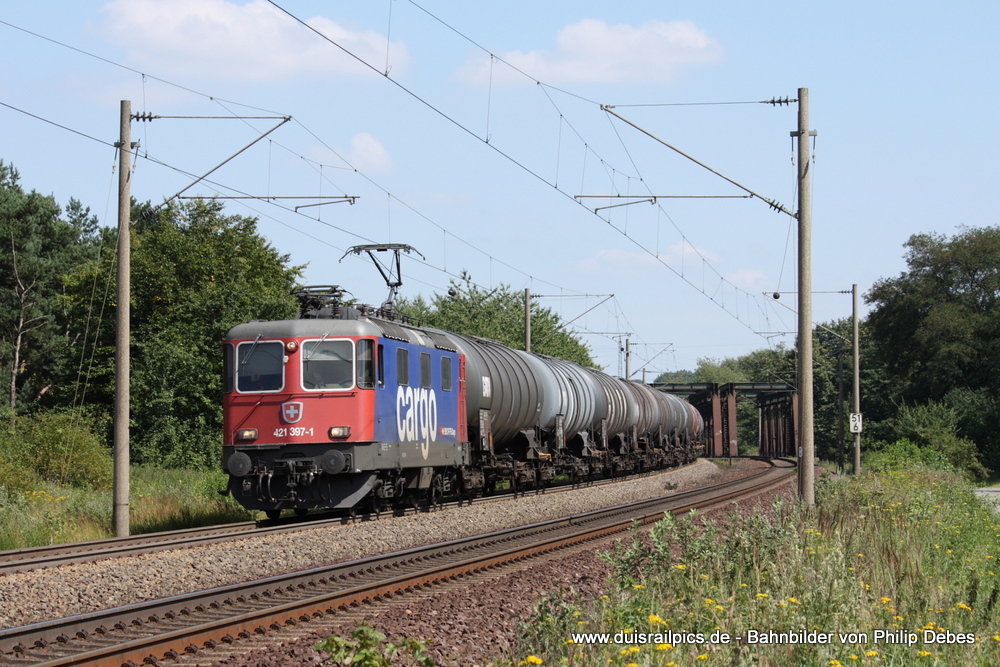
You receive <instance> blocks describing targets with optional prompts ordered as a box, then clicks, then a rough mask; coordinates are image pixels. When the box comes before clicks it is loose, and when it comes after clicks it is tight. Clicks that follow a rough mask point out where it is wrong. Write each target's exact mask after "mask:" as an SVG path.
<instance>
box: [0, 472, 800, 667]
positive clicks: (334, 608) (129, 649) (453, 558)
mask: <svg viewBox="0 0 1000 667" xmlns="http://www.w3.org/2000/svg"><path fill="white" fill-rule="evenodd" d="M793 472H794V467H793V466H792V465H791V463H790V462H781V461H779V462H777V463H776V465H775V467H773V468H769V469H765V470H763V471H762V472H759V473H757V474H754V475H750V476H748V477H744V478H742V479H740V480H736V481H733V482H728V483H725V484H716V485H712V486H707V487H701V488H698V489H692V490H690V491H685V492H682V493H676V494H673V495H671V496H668V497H662V498H656V499H652V500H645V501H641V502H636V503H630V504H628V505H623V506H619V507H615V508H610V509H606V510H600V511H596V512H589V513H586V514H579V515H574V516H570V517H565V518H562V519H557V520H552V521H545V522H541V523H537V524H534V525H531V526H525V527H521V528H516V529H508V530H503V531H498V532H495V533H489V534H486V535H479V536H476V537H471V538H465V539H461V540H454V541H451V542H446V543H443V544H437V545H432V546H429V547H422V548H418V549H408V550H405V551H400V552H396V553H391V554H385V555H382V556H377V557H372V558H365V559H360V560H356V561H351V562H347V563H340V564H337V565H334V566H329V567H322V568H315V569H311V570H307V571H302V572H296V573H291V574H287V575H281V576H276V577H270V578H267V579H262V580H258V581H252V582H247V583H244V584H238V585H232V586H225V587H222V588H217V589H213V590H208V591H202V592H197V593H191V594H187V595H181V596H177V597H173V598H166V599H161V600H152V601H149V602H143V603H140V604H134V605H130V606H127V607H120V608H117V609H110V610H106V611H101V612H94V613H89V614H84V615H80V616H74V617H71V618H67V619H62V620H55V621H49V622H45V623H38V624H34V625H31V626H24V627H20V628H11V629H9V630H3V631H0V652H2V655H0V665H8V664H9V665H43V666H45V667H56V666H61V665H80V664H87V665H108V666H113V667H119V666H120V665H141V664H159V663H162V662H163V661H171V660H177V659H180V658H182V657H183V656H187V655H190V654H197V653H199V652H200V651H203V650H205V649H209V650H211V649H215V648H216V647H217V646H219V645H226V644H232V643H236V642H238V641H239V640H240V638H241V637H242V638H249V637H252V636H254V635H261V634H267V633H269V632H276V631H280V630H281V629H282V628H285V627H288V626H295V625H300V624H308V623H310V622H312V621H314V620H319V619H322V618H325V617H328V616H330V615H335V614H337V613H338V612H340V611H343V610H346V609H349V608H351V607H355V606H358V605H362V604H366V603H372V602H378V601H380V600H383V599H390V598H394V597H396V596H400V595H406V594H407V593H408V592H412V591H417V590H421V589H423V588H424V587H427V586H432V585H434V584H435V582H441V581H446V580H451V579H455V578H458V577H463V576H466V575H469V574H473V573H477V572H482V571H484V570H490V569H494V568H502V567H504V566H505V565H507V564H512V563H518V562H521V561H524V560H525V559H530V558H533V557H537V556H539V555H543V554H551V553H554V552H558V551H559V550H562V549H566V548H568V547H572V546H574V545H581V544H586V543H588V542H593V541H594V540H598V539H601V538H603V537H607V536H609V535H613V534H614V533H617V532H621V531H624V530H627V529H628V528H629V527H630V526H632V525H633V524H634V523H635V522H637V521H638V522H641V523H649V522H652V521H656V520H658V519H659V518H660V517H662V516H663V515H664V513H666V512H675V513H680V512H686V511H688V510H690V509H693V508H699V507H701V508H704V507H709V506H714V505H718V504H720V503H725V502H728V501H730V500H732V499H734V498H736V497H739V496H742V495H746V494H751V493H755V492H758V491H761V490H764V489H766V488H769V487H771V486H774V485H776V484H780V483H782V482H784V481H785V480H786V479H787V478H788V476H789V475H791V474H792V473H793Z"/></svg>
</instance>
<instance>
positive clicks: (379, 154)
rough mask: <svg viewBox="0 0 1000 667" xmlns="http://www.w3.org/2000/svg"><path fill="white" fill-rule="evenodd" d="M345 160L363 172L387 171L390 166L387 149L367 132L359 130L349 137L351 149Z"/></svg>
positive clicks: (390, 161)
mask: <svg viewBox="0 0 1000 667" xmlns="http://www.w3.org/2000/svg"><path fill="white" fill-rule="evenodd" d="M347 160H348V162H350V163H351V164H352V165H354V167H355V168H356V169H358V170H360V171H363V172H373V171H387V170H388V169H389V168H390V167H391V166H392V160H391V159H389V151H387V150H386V149H385V146H383V145H382V142H380V141H379V140H378V139H376V138H375V137H373V136H372V135H370V134H368V133H367V132H359V133H358V134H355V135H354V136H353V137H351V151H350V152H349V153H348V154H347Z"/></svg>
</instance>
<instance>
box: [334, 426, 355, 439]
mask: <svg viewBox="0 0 1000 667" xmlns="http://www.w3.org/2000/svg"><path fill="white" fill-rule="evenodd" d="M349 435H351V427H350V426H331V427H330V439H331V440H340V439H341V438H346V437H348V436H349Z"/></svg>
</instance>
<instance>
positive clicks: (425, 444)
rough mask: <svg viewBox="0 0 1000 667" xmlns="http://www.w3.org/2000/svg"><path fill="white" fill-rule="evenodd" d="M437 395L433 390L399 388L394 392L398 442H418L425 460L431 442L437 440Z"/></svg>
mask: <svg viewBox="0 0 1000 667" xmlns="http://www.w3.org/2000/svg"><path fill="white" fill-rule="evenodd" d="M437 429H438V413H437V395H436V394H435V393H434V390H433V389H417V388H414V387H399V388H398V389H397V390H396V431H397V433H398V435H399V440H400V442H413V441H415V440H419V441H420V453H421V455H422V456H423V457H424V458H425V459H426V458H427V455H428V454H429V453H430V444H431V442H433V441H435V440H437Z"/></svg>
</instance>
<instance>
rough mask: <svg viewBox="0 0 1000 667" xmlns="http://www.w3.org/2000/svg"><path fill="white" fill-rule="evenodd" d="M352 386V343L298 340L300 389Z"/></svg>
mask: <svg viewBox="0 0 1000 667" xmlns="http://www.w3.org/2000/svg"><path fill="white" fill-rule="evenodd" d="M353 386H354V343H353V342H352V341H349V340H322V339H321V340H307V341H305V342H303V343H302V387H303V388H304V389H312V390H322V389H350V388H351V387H353Z"/></svg>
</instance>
